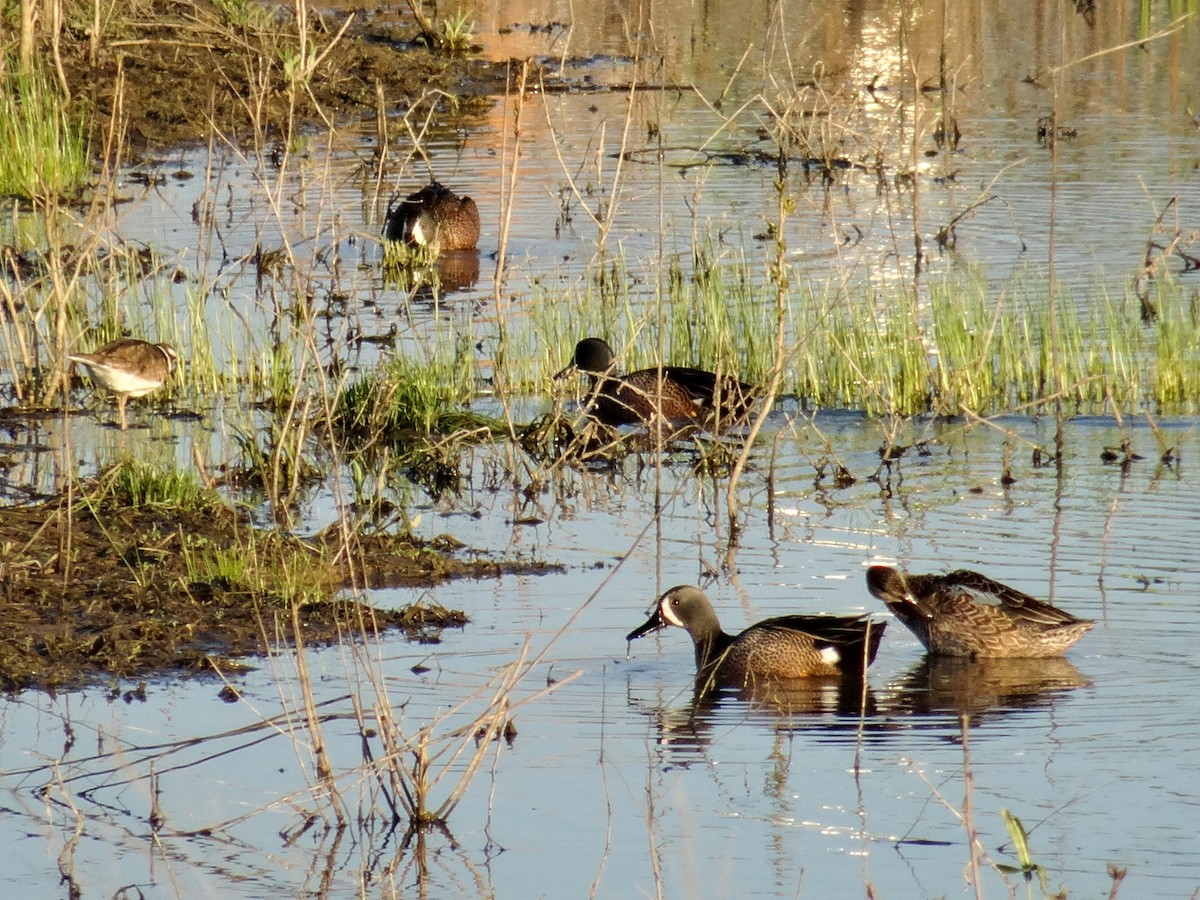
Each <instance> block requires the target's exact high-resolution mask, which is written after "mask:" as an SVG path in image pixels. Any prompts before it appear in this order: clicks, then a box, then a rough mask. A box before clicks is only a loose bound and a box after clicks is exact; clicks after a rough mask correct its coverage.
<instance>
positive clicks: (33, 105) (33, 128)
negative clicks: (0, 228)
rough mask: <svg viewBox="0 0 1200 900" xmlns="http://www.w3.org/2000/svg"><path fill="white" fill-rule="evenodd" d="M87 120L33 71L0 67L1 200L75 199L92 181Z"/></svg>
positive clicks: (56, 87) (38, 70)
mask: <svg viewBox="0 0 1200 900" xmlns="http://www.w3.org/2000/svg"><path fill="white" fill-rule="evenodd" d="M85 120H86V116H85V115H82V114H80V113H79V112H78V110H76V109H73V108H72V107H71V106H70V105H69V104H68V102H67V100H66V99H65V98H64V96H63V94H62V90H61V88H60V87H59V85H58V83H57V82H56V81H53V80H51V79H50V78H48V77H47V76H46V75H45V74H43V73H42V71H41V68H40V67H39V66H34V67H32V68H31V69H30V71H28V72H27V73H24V74H22V73H20V72H19V71H18V67H17V66H9V65H2V66H0V196H6V195H11V196H16V197H22V198H25V199H38V198H40V199H47V198H56V197H63V196H68V197H69V196H76V195H78V194H79V192H80V191H81V190H82V188H83V187H84V186H85V185H86V184H87V182H88V179H89V178H90V176H91V165H90V163H89V161H88V148H87V138H86V126H85Z"/></svg>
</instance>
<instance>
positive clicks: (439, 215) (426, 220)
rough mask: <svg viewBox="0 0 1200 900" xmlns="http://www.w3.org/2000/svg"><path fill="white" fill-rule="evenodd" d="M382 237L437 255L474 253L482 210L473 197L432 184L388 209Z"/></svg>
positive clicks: (435, 183) (434, 182) (433, 182)
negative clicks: (424, 249)
mask: <svg viewBox="0 0 1200 900" xmlns="http://www.w3.org/2000/svg"><path fill="white" fill-rule="evenodd" d="M383 236H384V238H385V239H386V240H389V241H403V242H404V243H406V244H414V245H416V246H418V247H428V248H429V249H430V250H431V251H433V252H434V253H441V252H445V251H455V250H474V249H475V245H476V244H478V243H479V207H477V206H476V205H475V201H474V200H472V199H471V198H470V197H460V196H459V195H458V194H456V193H454V191H452V190H450V189H449V188H446V187H443V186H442V185H440V184H438V183H437V182H436V181H431V182H430V183H429V184H427V185H426V186H425V187H423V188H421V190H419V191H417V192H416V193H415V194H410V195H409V196H408V197H406V198H405V199H404V201H403V202H401V203H399V204H398V205H396V206H394V207H393V208H392V209H390V210H388V214H387V218H386V219H385V220H384V224H383Z"/></svg>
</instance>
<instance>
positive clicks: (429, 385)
mask: <svg viewBox="0 0 1200 900" xmlns="http://www.w3.org/2000/svg"><path fill="white" fill-rule="evenodd" d="M408 351H411V352H408ZM422 357H423V358H422ZM474 396H475V368H474V358H473V356H472V354H471V352H470V347H469V345H468V344H467V342H466V341H465V340H463V339H461V338H459V337H449V338H446V339H444V340H435V341H433V342H432V343H430V344H427V345H425V349H421V348H406V352H402V353H398V354H397V355H395V356H393V357H391V358H390V359H388V360H386V361H385V362H384V363H383V364H382V365H380V366H378V367H377V368H376V369H374V370H372V371H370V372H367V373H366V374H364V375H362V376H361V377H359V378H358V379H357V380H355V381H353V382H351V383H349V384H347V385H346V386H344V387H343V388H341V390H340V391H339V392H338V393H337V396H336V398H335V399H334V404H333V424H334V425H335V426H336V427H338V428H340V429H343V430H345V431H348V432H351V433H354V434H355V435H358V436H360V437H366V438H368V439H369V440H395V439H397V438H401V437H404V436H406V435H409V434H412V433H416V434H421V435H428V434H433V433H449V432H454V431H458V430H462V429H464V428H466V429H473V428H476V427H479V426H484V427H489V423H488V422H487V420H486V419H484V418H482V417H480V416H477V415H475V414H473V413H472V412H471V411H470V409H469V404H470V401H471V400H472V399H473V397H474Z"/></svg>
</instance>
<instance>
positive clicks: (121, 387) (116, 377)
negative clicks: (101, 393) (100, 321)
mask: <svg viewBox="0 0 1200 900" xmlns="http://www.w3.org/2000/svg"><path fill="white" fill-rule="evenodd" d="M178 358H179V357H178V354H176V353H175V351H174V350H173V349H171V347H170V346H168V345H167V344H150V343H147V342H146V341H138V340H134V339H132V338H121V339H120V340H116V341H113V342H112V343H111V344H105V345H104V346H103V347H101V348H100V349H99V350H96V351H95V352H94V353H74V354H70V355H68V356H67V359H69V360H71V362H74V363H78V364H79V365H81V366H83V367H84V368H85V369H87V370H88V373H89V374H90V375H91V376H92V378H94V379H96V381H98V382H100V383H101V384H102V385H104V386H105V387H106V388H108V389H109V390H110V391H112V392H113V393H114V394H116V395H117V417H118V418H119V419H120V422H121V430H122V431H124V430H125V427H126V426H125V403H126V401H128V400H129V398H130V397H144V396H146V395H147V394H149V393H150V392H151V391H156V390H158V389H159V388H160V387H162V386H163V384H164V383H165V382H166V380H167V378H168V377H169V376H170V374H171V372H172V371H174V369H175V363H176V361H177V360H178Z"/></svg>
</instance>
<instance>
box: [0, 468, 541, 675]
mask: <svg viewBox="0 0 1200 900" xmlns="http://www.w3.org/2000/svg"><path fill="white" fill-rule="evenodd" d="M339 543H341V542H340V541H337V540H336V537H335V536H334V535H328V536H318V537H317V538H316V539H313V540H311V541H302V540H300V539H297V538H291V537H285V536H281V535H280V534H278V533H276V532H268V531H262V530H257V529H254V528H252V527H251V526H250V525H249V524H248V523H247V522H246V521H245V520H244V519H243V518H242V517H240V516H238V515H237V514H236V513H235V512H234V511H233V510H231V509H230V508H228V507H226V506H224V505H222V504H220V503H218V502H215V501H210V502H207V503H205V504H202V505H201V506H200V508H197V509H194V510H184V509H177V508H168V507H163V506H128V505H121V504H118V503H117V502H116V501H114V500H113V499H111V498H109V499H95V498H89V497H88V496H87V494H86V493H85V491H84V489H81V490H80V492H79V495H78V496H77V497H76V499H75V502H74V503H73V504H72V505H69V504H68V503H67V502H66V499H65V498H62V497H60V498H56V499H54V500H51V501H48V502H45V503H42V504H39V505H37V506H31V507H20V508H9V509H0V597H2V598H3V599H2V602H3V604H4V625H5V627H4V629H3V633H0V689H3V690H8V691H12V690H17V689H20V688H25V687H39V688H47V689H50V688H56V687H62V686H77V685H80V684H84V683H87V682H94V681H96V680H99V679H102V678H105V677H107V678H110V679H113V678H133V677H137V676H142V675H146V674H149V673H159V672H165V671H169V670H194V671H201V670H205V669H209V668H212V667H215V666H219V667H220V668H222V670H224V671H235V670H236V669H237V668H238V666H237V664H236V663H232V662H229V661H228V659H226V658H227V657H237V656H245V655H251V654H258V653H263V652H266V651H267V650H268V649H269V648H270V647H271V646H273V645H275V644H277V643H295V641H296V639H297V637H298V638H299V639H300V640H301V641H302V642H304V643H308V644H320V643H329V642H333V641H336V640H339V639H341V638H343V637H345V636H346V635H347V634H362V633H368V634H373V633H376V632H379V631H385V630H390V629H404V630H405V631H406V632H407V633H408V634H409V635H410V637H412V638H414V639H418V640H421V641H425V642H436V641H437V640H438V637H439V634H440V631H441V629H442V628H445V627H448V626H449V627H455V626H462V625H464V624H465V623H466V622H467V617H466V615H465V614H464V613H462V612H459V611H454V610H446V609H443V608H441V607H438V606H430V605H426V604H418V605H415V606H411V607H405V608H402V609H376V608H372V607H369V606H366V605H364V604H361V603H358V602H354V601H351V600H344V599H334V596H335V593H336V592H337V591H338V590H339V588H341V587H342V586H344V585H347V584H350V583H357V584H360V585H362V584H364V583H365V585H367V586H371V587H382V586H401V585H432V584H436V583H437V582H440V581H444V580H446V579H450V578H460V577H471V578H481V577H495V576H498V575H500V574H503V573H507V572H517V571H521V572H544V571H549V570H550V568H551V567H548V566H545V565H542V564H538V563H528V564H527V563H515V564H514V563H501V562H495V561H492V560H486V559H482V560H481V559H475V560H467V559H460V558H459V556H460V555H465V554H463V553H462V552H461V551H458V552H456V551H455V550H454V547H455V546H456V545H455V544H454V543H453V542H452V541H449V540H443V541H434V542H432V543H424V542H421V541H417V540H413V539H410V538H406V537H397V536H385V535H369V536H361V537H356V539H355V541H354V542H353V546H352V549H351V552H349V553H347V552H345V549H344V548H343V547H340V546H338V544H339ZM249 545H252V546H253V551H254V559H255V560H256V563H257V564H258V565H259V566H261V567H263V568H264V569H267V570H268V571H271V570H274V571H284V570H292V571H294V570H295V569H296V567H297V563H299V565H300V567H301V568H302V569H303V570H304V571H305V572H306V574H308V576H309V578H308V582H309V584H308V586H309V588H310V590H308V591H307V592H306V593H307V595H308V597H307V599H306V600H304V601H301V602H296V603H292V602H287V601H284V600H282V599H281V598H280V597H278V596H273V595H272V594H270V593H267V592H265V591H263V590H261V589H255V588H254V587H252V586H250V585H249V584H239V583H237V582H235V581H233V580H230V579H229V578H222V577H217V578H212V579H209V580H207V581H196V580H193V576H192V575H191V574H189V571H188V565H187V556H188V555H187V554H185V553H184V552H183V548H185V547H186V548H188V550H189V551H190V552H191V555H193V556H195V555H197V554H203V553H204V552H209V553H211V552H214V551H216V550H227V549H229V548H241V547H247V546H249ZM347 558H353V559H354V561H355V565H353V566H351V565H347V564H346V559H347ZM364 559H367V560H375V561H376V562H375V563H374V564H372V565H370V566H369V567H366V569H365V571H364V568H363V566H362V565H361V561H362V560H364ZM251 580H253V579H251ZM268 583H276V582H270V581H269V580H268ZM293 610H294V611H295V617H293ZM295 624H298V625H299V634H298V635H297V632H296V628H295Z"/></svg>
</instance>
